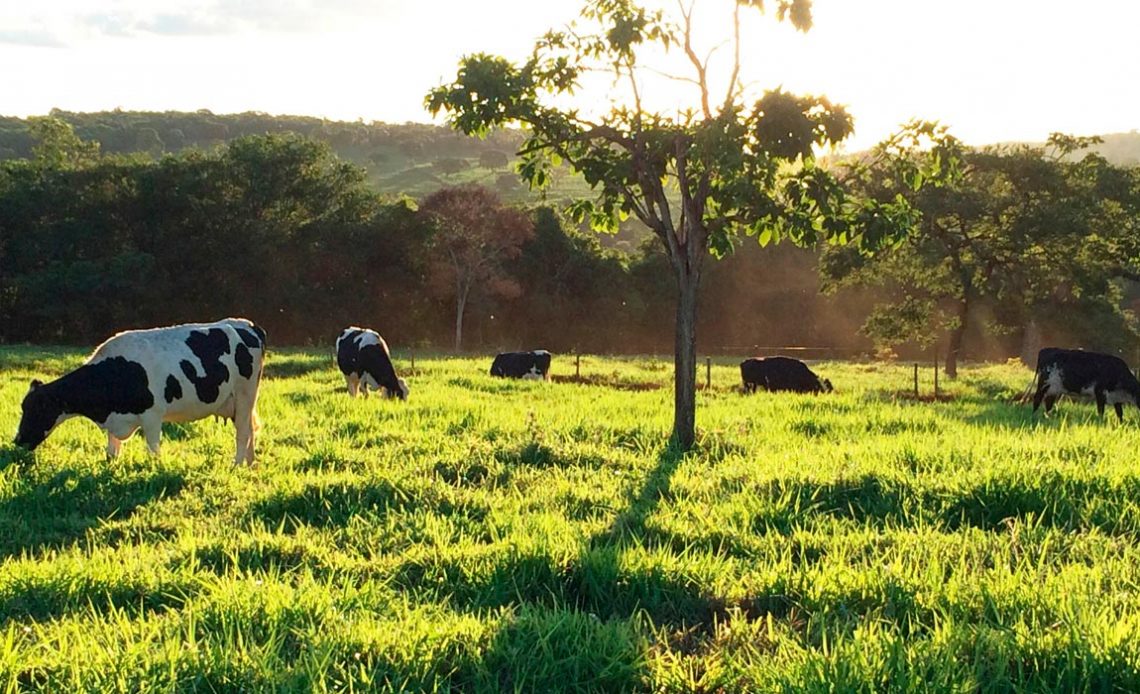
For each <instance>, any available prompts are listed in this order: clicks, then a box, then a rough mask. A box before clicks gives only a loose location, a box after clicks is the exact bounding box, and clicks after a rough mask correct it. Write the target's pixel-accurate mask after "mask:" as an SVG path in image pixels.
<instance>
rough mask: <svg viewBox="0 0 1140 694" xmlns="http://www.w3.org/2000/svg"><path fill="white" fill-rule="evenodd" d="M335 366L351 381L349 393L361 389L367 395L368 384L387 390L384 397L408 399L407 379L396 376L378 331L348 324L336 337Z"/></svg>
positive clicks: (385, 344)
mask: <svg viewBox="0 0 1140 694" xmlns="http://www.w3.org/2000/svg"><path fill="white" fill-rule="evenodd" d="M336 365H337V366H339V367H340V372H341V373H342V374H344V379H345V381H347V382H348V394H349V395H351V396H352V397H354V398H355V397H356V393H357V391H358V390H359V391H360V392H362V393H363V395H364V397H368V387H369V386H371V387H372V389H373V390H380V389H381V388H383V389H384V395H385V397H389V398H392V397H397V398H400V399H401V400H407V399H408V382H407V381H405V380H404V379H402V378H398V377H397V376H396V368H395V367H394V366H392V355H391V353H390V352H388V343H386V342H384V338H382V337H380V335H379V333H377V332H376V331H375V330H369V329H368V328H357V327H348V328H345V329H344V330H343V331H341V333H340V337H338V338H337V339H336Z"/></svg>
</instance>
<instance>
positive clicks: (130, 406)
mask: <svg viewBox="0 0 1140 694" xmlns="http://www.w3.org/2000/svg"><path fill="white" fill-rule="evenodd" d="M265 352H266V334H265V331H264V330H262V329H261V328H260V327H259V326H257V325H255V324H254V323H253V322H252V321H249V320H247V319H245V318H227V319H225V320H221V321H218V322H216V323H190V324H185V325H175V326H171V327H168V328H154V329H151V330H129V331H126V332H121V333H118V334H117V335H114V336H113V337H111V338H109V339H108V340H107V341H106V342H104V343H103V344H101V345H99V347H97V348H96V349H95V351H94V352H93V353H92V354H91V356H90V357H88V359H87V360H86V361H85V362H84V363H83V365H81V366H80V367H79V368H77V369H75V370H74V371H71V372H70V373H67V374H65V375H63V376H61V377H60V378H58V379H56V380H54V381H52V382H51V383H46V384H45V383H43V382H41V381H39V380H33V381H32V384H31V387H30V388H29V390H28V393H27V395H25V396H24V401H23V404H22V414H21V417H20V425H19V431H18V432H17V434H16V440H15V443H16V445H18V446H20V447H22V448H26V449H29V450H33V449H35V448H36V447H37V446H39V445H40V444H41V443H43V441H44V439H46V438H47V437H48V434H50V433H51V432H52V430H53V429H55V427H56V426H58V425H59V424H60V423H61V422H64V421H66V420H67V419H70V418H72V417H79V416H82V417H86V418H88V419H90V420H91V421H93V422H95V423H96V424H97V425H98V426H99V428H101V429H103V430H104V431H105V432H107V455H108V456H109V457H114V456H116V455H118V453H119V449H120V447H121V445H122V442H123V439H126V438H128V437H129V436H131V435H132V434H133V433H134V432H135V431H137V430H139V429H142V432H143V436H144V438H146V442H147V446H148V448H149V449H150V451H151V452H152V453H154V454H156V455H157V454H158V452H159V443H160V439H161V434H162V423H163V422H186V421H192V420H196V419H202V418H204V417H209V416H211V415H213V416H216V417H221V418H223V419H230V420H233V422H234V426H235V428H236V430H237V451H236V453H235V455H234V462H235V463H236V464H241V463H243V462H244V463H252V462H253V460H254V445H255V442H256V438H257V430H258V427H259V421H258V417H257V395H258V389H259V387H260V384H261V376H262V373H263V370H264V368H263V367H264V363H265ZM550 359H551V355H550V352H547V351H546V350H535V351H531V352H504V353H502V354H499V355H498V356H496V357H495V360H494V363H492V365H491V375H492V376H499V377H506V378H525V379H540V380H548V379H549V378H550ZM336 363H337V366H338V367H339V368H340V371H341V373H342V374H344V377H345V381H346V383H347V385H348V392H349V394H350V395H351V396H353V397H355V396H356V395H357V393H361V394H362V395H364V396H365V397H367V395H368V389H369V388H371V389H373V390H375V391H377V392H380V393H382V394H383V395H384V396H385V397H389V398H392V397H395V398H399V399H401V400H406V399H407V398H408V392H409V388H408V383H407V381H405V380H404V379H402V378H400V377H399V376H397V374H396V369H395V367H394V366H393V364H392V359H391V354H390V352H389V351H388V345H387V343H385V342H384V338H382V337H380V335H379V334H378V333H377V332H376V331H375V330H369V329H366V328H358V327H349V328H345V329H344V331H342V332H341V334H340V336H339V337H338V338H337V340H336ZM740 376H741V380H742V382H743V390H744V392H755V391H756V389H758V388H762V389H764V390H768V391H793V392H799V393H824V392H830V391H832V390H833V388H832V386H831V381H829V380H827V379H821V378H820V377H819V376H817V375H816V374H815V373H814V372H813V371H812V370H811V369H809V368H808V366H807V365H806V364H804V363H803V362H802V361H800V360H798V359H792V358H790V357H780V356H777V357H766V358H753V359H746V360H745V361H743V362H741V364H740ZM1035 378H1036V384H1037V390H1036V393H1035V395H1034V397H1033V411H1034V412H1036V411H1037V408H1038V407H1040V405H1041V404H1042V402H1044V404H1045V412H1046V413H1048V412H1050V411H1051V410H1052V409H1053V405H1054V404H1055V403H1056V402H1057V399H1058V398H1060V397H1062V396H1064V395H1069V396H1078V397H1089V396H1091V397H1092V398H1093V399H1094V400H1095V401H1096V405H1097V411H1098V412H1099V413H1100V414H1101V415H1103V414H1104V407H1105V405H1106V404H1111V405H1112V406H1113V407H1114V408H1115V410H1116V416H1117V417H1118V418H1119V419H1120V420H1121V421H1123V419H1124V408H1123V406H1124V405H1125V404H1132V405H1136V406H1137V407H1140V381H1137V379H1136V377H1135V376H1134V375H1133V373H1132V372H1131V371H1130V370H1129V368H1128V365H1127V364H1125V363H1124V361H1123V360H1122V359H1120V358H1118V357H1115V356H1111V355H1108V354H1098V353H1096V352H1086V351H1083V350H1068V349H1058V348H1055V347H1047V348H1045V349H1042V350H1041V351H1040V353H1038V356H1037V370H1036V377H1035Z"/></svg>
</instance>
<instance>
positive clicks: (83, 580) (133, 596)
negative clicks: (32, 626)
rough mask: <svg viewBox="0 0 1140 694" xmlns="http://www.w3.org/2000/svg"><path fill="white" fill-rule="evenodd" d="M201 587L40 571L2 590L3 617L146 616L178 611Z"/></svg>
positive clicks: (189, 583) (0, 611)
mask: <svg viewBox="0 0 1140 694" xmlns="http://www.w3.org/2000/svg"><path fill="white" fill-rule="evenodd" d="M198 590H199V588H198V586H197V585H196V584H195V583H194V582H193V580H192V579H187V580H184V581H182V582H170V583H162V584H151V583H147V582H146V581H139V580H134V579H132V578H131V577H129V576H113V577H107V576H91V575H79V576H77V575H74V574H58V575H50V574H37V575H34V576H28V577H26V578H23V579H22V580H19V581H14V582H12V583H10V584H8V585H7V586H5V587H4V588H2V589H0V620H4V621H7V620H9V619H34V620H37V621H45V620H49V619H58V618H60V617H64V616H66V615H69V614H76V613H81V612H87V611H92V612H99V613H107V612H126V613H128V614H131V615H142V614H147V613H152V612H162V611H166V610H177V609H180V608H182V607H183V606H184V605H185V604H186V602H187V601H188V600H189V599H190V597H191V596H193V595H194V594H195V593H196V592H198Z"/></svg>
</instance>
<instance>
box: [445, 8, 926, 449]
mask: <svg viewBox="0 0 1140 694" xmlns="http://www.w3.org/2000/svg"><path fill="white" fill-rule="evenodd" d="M770 4H771V5H774V6H775V7H774V9H775V10H776V18H777V20H780V21H787V22H790V23H791V24H792V25H793V26H794V27H795V28H796V29H799V30H801V31H806V30H807V29H808V28H809V27H810V25H811V20H812V17H811V2H810V0H774V1H773V2H771V3H770ZM729 7H730V8H731V10H732V11H731V15H730V19H728V20H727V24H726V27H725V28H726V30H727V38H728V43H729V45H730V46H731V47H732V48H731V57H729V58H728V59H727V62H726V63H724V64H721V66H720V67H721V68H723V74H721V71H718V70H717V69H716V66H715V65H714V64H713V63H712V61H711V58H712V53H710V54H708V57H705V58H703V59H702V58H701V57H700V54H698V52H697V51H698V48H697V46H695V45H694V36H693V16H694V10H693V4H692V3H690V4H689V5H688V6H685V5H684V4H681V6H680V8H679V9H678V10H675V11H673V13H672V14H666V13H665V11H650V10H648V9H646V8H645V7H643V6H642V5H640V4H638V2H637V1H636V0H586V1H585V5H584V7H583V10H582V15H581V20H580V21H579V22H577V23H575V24H572V25H570V26H569V27H567V28H566V29H565V30H562V31H550V32H548V33H547V34H546V35H545V36H543V37H542V38H540V39H539V40H538V41H537V42H536V44H535V48H534V52H533V54H532V55H531V57H530V58H529V59H528V60H526V61H525V62H523V63H521V64H515V63H513V62H511V61H509V60H507V59H505V58H502V57H497V56H492V55H487V54H475V55H469V56H466V57H464V58H463V59H462V61H461V62H460V67H459V71H458V73H457V75H456V79H455V81H454V82H453V83H451V84H446V85H442V86H440V87H437V88H436V89H433V90H431V91H430V92H429V93H428V95H427V97H426V105H427V107H428V109H429V110H430V111H431V112H432V113H439V112H441V111H442V112H446V113H447V115H448V117H449V122H450V123H451V125H452V126H453V127H454V128H456V129H458V130H460V131H462V132H465V133H467V134H470V135H479V136H485V135H486V134H487V133H489V132H490V131H491V130H492V129H493V128H496V127H499V126H505V125H512V124H521V125H523V126H525V127H526V128H527V133H528V136H527V139H526V140H525V141H524V143H523V145H522V148H521V150H520V151H519V156H520V157H521V162H520V169H519V172H520V174H521V175H522V176H523V178H524V179H526V180H527V181H528V182H529V183H530V184H531V185H532V186H534V187H542V186H544V185H546V184H547V183H548V182H549V180H550V169H551V167H553V166H555V165H557V164H558V163H560V162H567V163H568V164H569V165H570V166H571V167H572V168H573V169H574V170H575V171H576V172H577V173H579V174H580V175H581V176H582V177H583V178H584V179H585V181H586V183H587V184H588V185H589V186H590V188H591V190H592V192H593V194H594V197H593V198H592V199H586V200H579V201H577V202H575V203H574V204H573V205H572V206H571V208H570V211H571V212H572V213H573V214H574V216H575V217H576V218H578V219H580V220H581V219H585V220H589V221H590V223H591V225H592V226H593V227H594V228H595V229H597V230H604V231H610V232H613V231H614V230H616V229H617V226H618V223H619V222H620V220H621V219H622V218H624V217H626V216H628V215H634V216H636V217H637V218H638V219H639V220H641V221H642V222H643V223H644V224H645V225H646V226H647V227H649V228H650V229H651V230H652V231H653V233H654V234H655V235H656V237H657V239H658V240H659V242H660V244H661V245H662V246H663V248H664V251H665V253H666V254H667V257H668V261H669V267H670V268H671V271H672V274H673V279H674V281H675V287H676V314H675V330H674V367H675V374H674V420H673V434H672V438H673V440H674V441H675V442H676V444H677V445H679V446H680V447H681V448H685V449H687V448H689V447H690V446H691V445H692V444H693V441H694V438H695V433H696V431H695V426H696V366H697V364H696V312H697V293H698V288H699V286H700V280H701V271H702V267H703V264H704V259H705V257H706V256H707V255H708V254H709V253H710V251H711V252H712V253H713V254H714V255H716V256H723V255H725V254H727V253H729V252H731V251H732V249H733V246H734V245H735V244H736V243H737V241H738V238H739V236H740V235H741V234H748V235H752V236H756V237H757V238H758V239H759V241H760V242H761V243H762V244H767V243H769V242H773V241H779V240H781V239H787V240H790V241H792V242H795V243H798V244H806V245H814V244H816V243H817V242H819V241H822V240H829V241H833V242H849V241H857V242H858V243H859V244H860V246H861V247H863V248H865V249H868V250H873V249H875V248H877V247H878V246H880V245H882V244H884V243H886V242H889V241H892V240H893V237H894V235H895V234H896V233H897V231H898V229H899V228H900V226H903V225H904V224H905V223H906V222H907V221H909V219H910V216H909V210H908V208H907V207H906V204H905V202H904V201H902V200H893V201H876V200H869V201H865V202H856V201H852V200H849V199H847V198H846V196H845V195H844V190H843V186H842V185H841V183H840V182H839V181H838V180H837V179H836V178H835V177H834V176H833V175H832V174H831V173H830V172H829V171H827V170H825V169H823V168H821V167H820V166H818V165H817V164H816V162H815V156H814V151H813V150H814V148H815V147H817V146H823V145H829V144H833V143H837V142H839V141H841V140H842V139H844V138H845V137H846V136H847V135H848V134H849V133H850V132H851V130H852V121H851V118H850V117H849V116H848V114H847V113H846V111H845V110H844V109H843V108H842V107H841V106H837V105H835V104H832V103H831V102H830V101H828V100H827V99H826V98H822V97H812V96H796V95H793V94H789V93H787V92H784V91H782V90H775V91H769V92H767V93H765V94H764V95H763V96H762V97H761V98H759V99H758V100H755V101H753V102H752V103H751V104H748V103H746V98H747V97H746V91H745V89H744V86H743V84H744V82H743V80H742V76H741V68H742V61H741V46H742V20H743V17H744V13H748V12H753V11H763V10H764V9H765V3H764V2H763V0H734V1H732V2H731V4H730V5H729ZM671 48H675V49H678V50H679V51H680V52H681V54H682V55H683V59H684V60H685V61H686V65H687V67H686V69H687V70H688V71H689V76H686V77H681V78H680V79H683V80H685V81H686V82H688V83H691V84H692V85H693V87H694V92H693V94H694V96H695V98H696V100H697V102H698V103H699V107H696V108H693V109H689V110H686V111H683V112H678V113H674V111H673V109H670V110H669V112H667V113H666V112H660V113H654V112H651V111H649V110H647V109H646V108H645V107H644V106H643V104H644V103H645V102H644V101H643V97H644V96H646V94H645V88H646V86H647V85H648V82H647V81H646V80H647V79H652V76H653V74H654V72H653V71H652V70H651V69H650V67H651V66H650V65H649V63H650V62H651V61H652V55H653V53H654V51H655V50H658V49H671ZM714 50H715V49H714ZM596 71H605V72H608V73H610V74H611V75H612V76H613V78H614V83H613V84H614V85H615V87H616V86H617V85H624V86H623V89H624V92H625V97H624V98H623V99H622V100H617V101H613V102H611V103H610V104H609V108H608V110H607V111H606V112H604V113H602V114H601V115H599V116H597V117H589V116H587V115H585V114H583V112H581V111H580V110H578V109H576V108H573V107H569V106H566V105H565V103H566V98H567V97H568V96H570V95H572V94H573V93H574V92H576V91H577V90H578V89H580V88H581V87H582V83H581V82H582V80H581V78H582V77H583V76H584V75H586V74H587V73H590V72H596ZM714 73H715V74H714ZM717 76H720V77H723V78H724V79H723V82H724V84H725V87H724V90H723V93H720V94H716V93H714V85H715V83H716V82H715V80H714V79H713V78H714V77H717Z"/></svg>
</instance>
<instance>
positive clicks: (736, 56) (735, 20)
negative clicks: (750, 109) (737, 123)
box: [710, 3, 740, 111]
mask: <svg viewBox="0 0 1140 694" xmlns="http://www.w3.org/2000/svg"><path fill="white" fill-rule="evenodd" d="M710 55H711V53H710ZM738 79H740V3H735V5H734V6H733V9H732V76H731V77H730V78H729V79H728V94H726V95H725V97H724V107H723V109H722V110H723V111H727V110H728V107H729V106H731V105H732V101H733V99H734V98H735V96H736V83H737V80H738Z"/></svg>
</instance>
